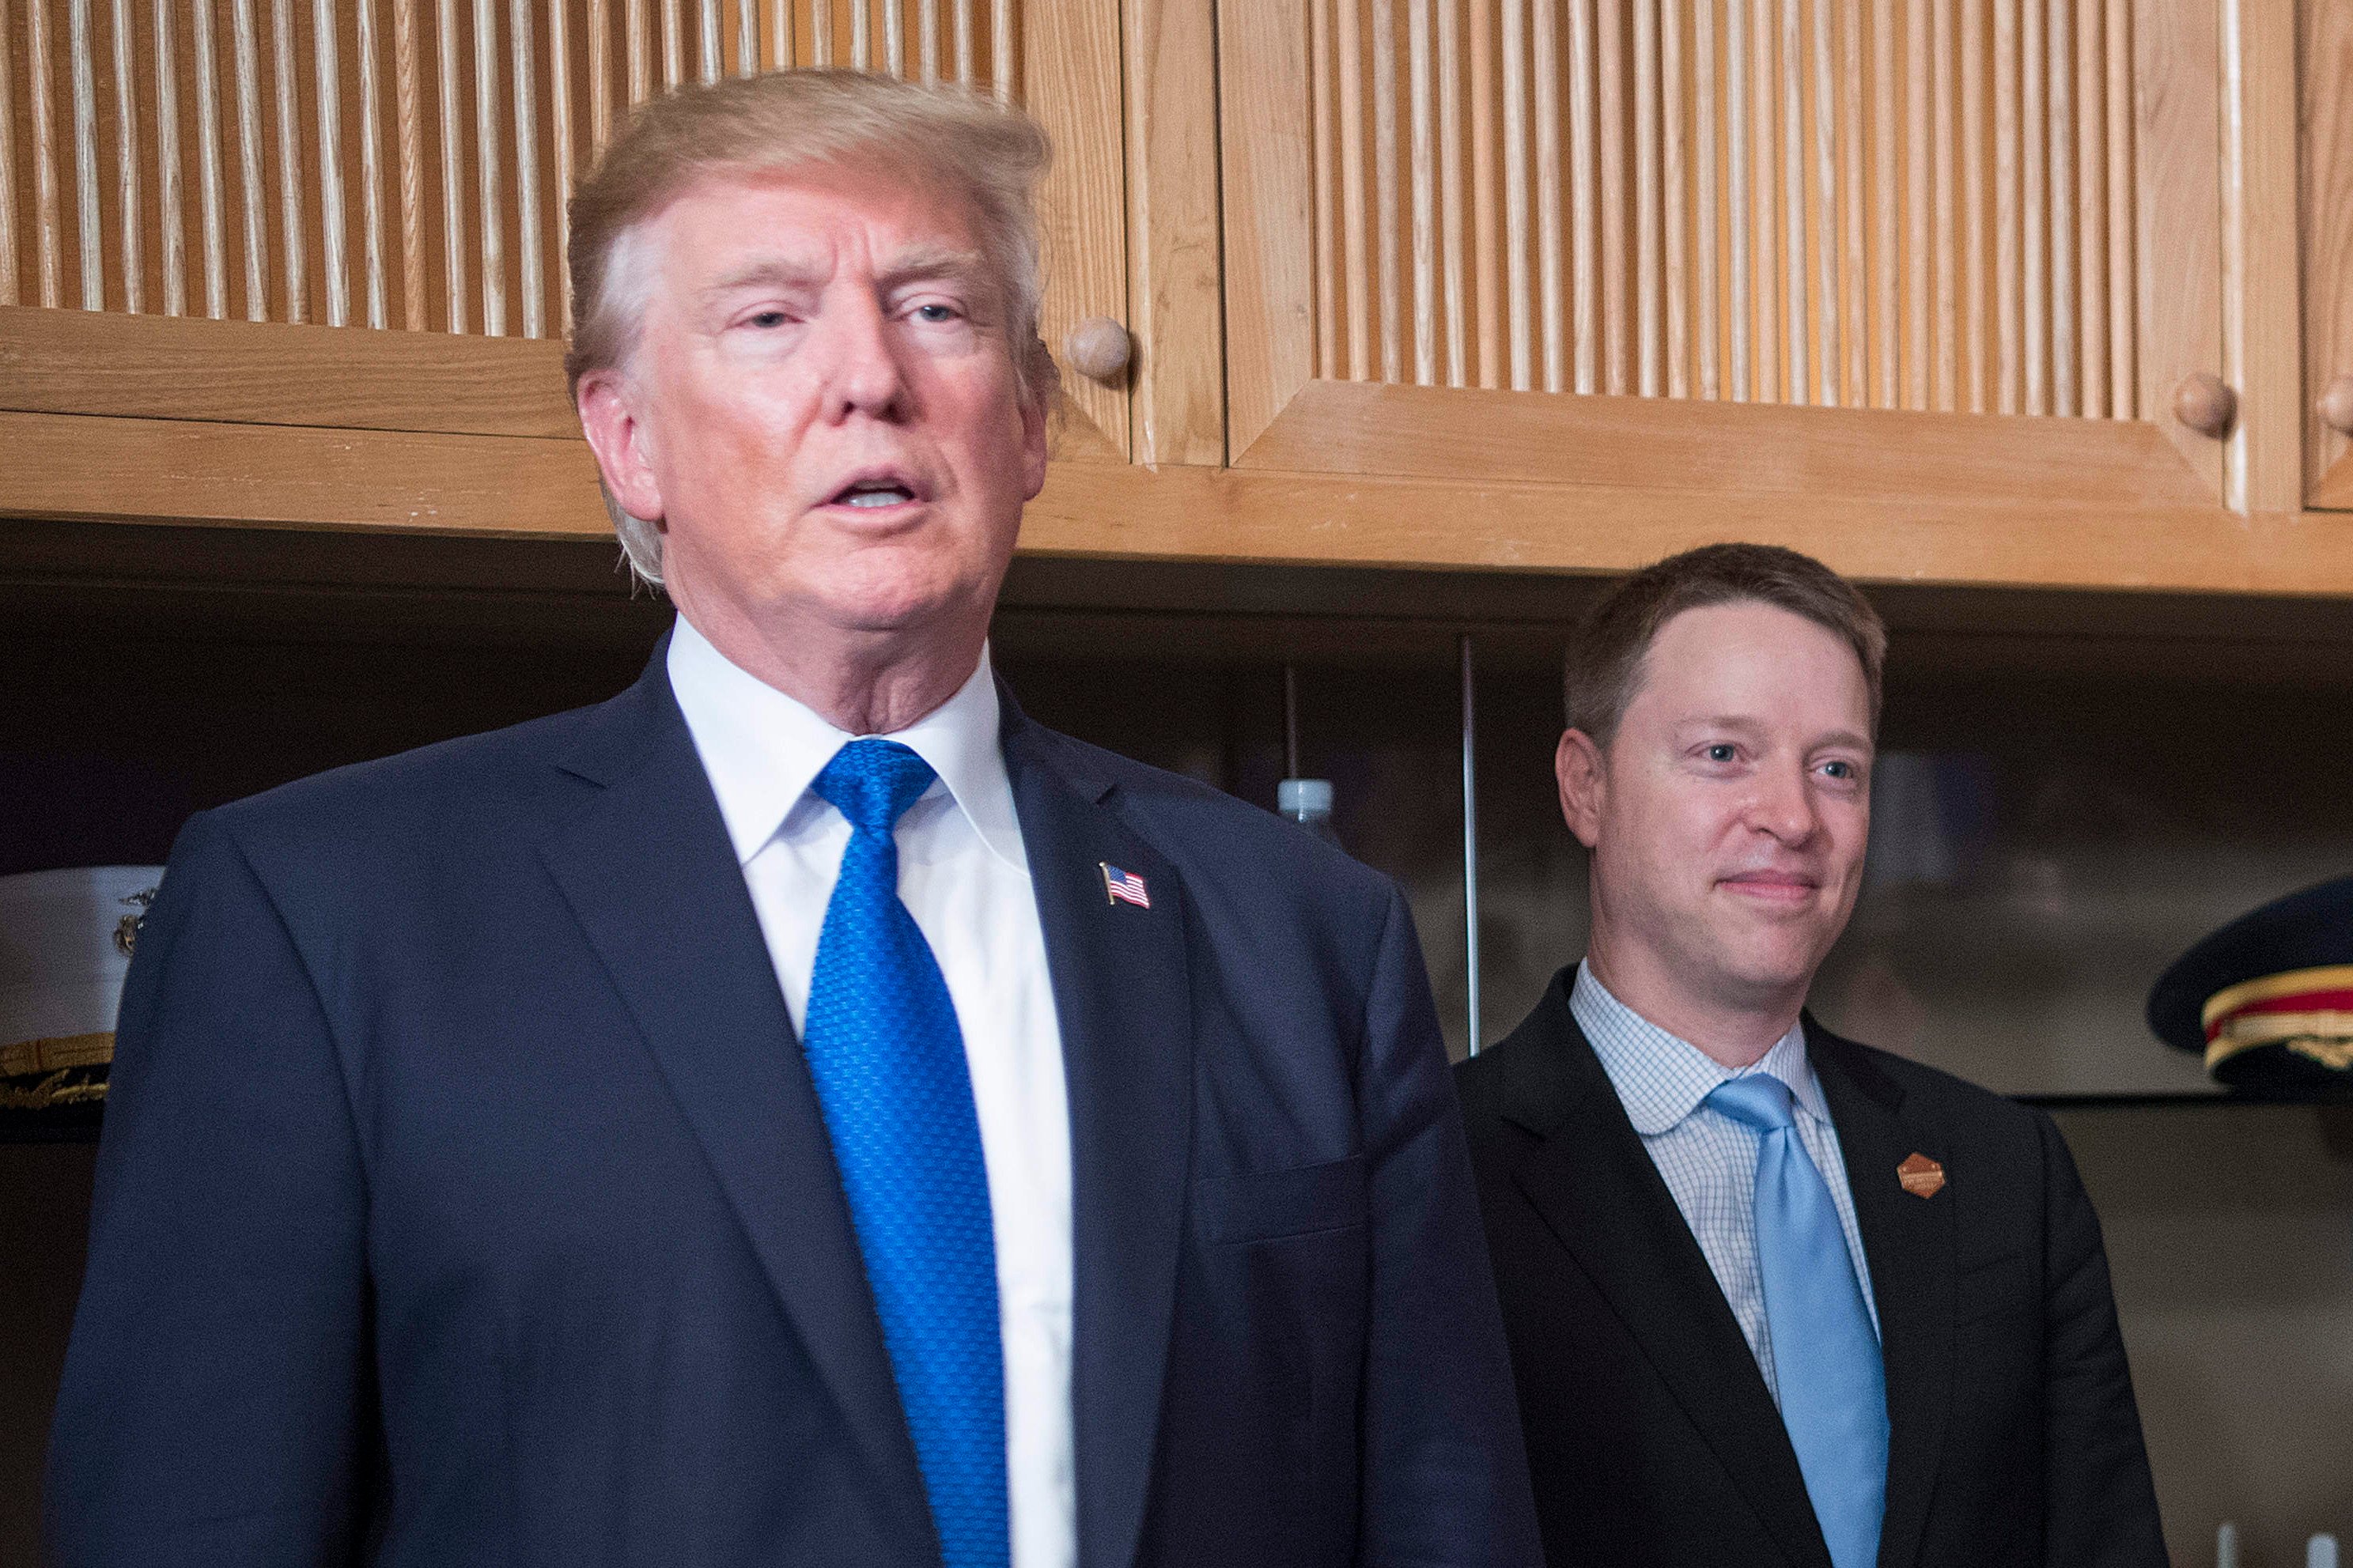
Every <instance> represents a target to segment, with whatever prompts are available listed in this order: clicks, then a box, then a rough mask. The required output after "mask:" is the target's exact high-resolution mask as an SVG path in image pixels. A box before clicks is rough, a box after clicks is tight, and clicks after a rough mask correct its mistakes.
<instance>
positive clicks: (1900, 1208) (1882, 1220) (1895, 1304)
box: [1806, 1018, 1954, 1568]
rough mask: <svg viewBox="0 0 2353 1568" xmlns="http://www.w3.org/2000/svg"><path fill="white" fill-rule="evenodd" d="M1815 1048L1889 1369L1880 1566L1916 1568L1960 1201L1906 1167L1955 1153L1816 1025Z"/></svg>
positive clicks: (1882, 1078) (1946, 1353)
mask: <svg viewBox="0 0 2353 1568" xmlns="http://www.w3.org/2000/svg"><path fill="white" fill-rule="evenodd" d="M1806 1046H1807V1053H1808V1055H1809V1056H1810V1058H1812V1061H1813V1064H1814V1073H1815V1076H1816V1077H1817V1078H1819V1079H1820V1080H1821V1085H1822V1094H1823V1096H1824V1098H1825V1099H1827V1100H1829V1101H1830V1107H1831V1121H1832V1123H1833V1124H1834V1125H1836V1127H1837V1128H1838V1135H1839V1148H1840V1152H1841V1155H1842V1157H1843V1158H1844V1160H1845V1162H1846V1173H1847V1185H1848V1186H1849V1187H1850V1188H1852V1191H1853V1193H1854V1212H1855V1220H1856V1223H1857V1224H1858V1225H1859V1226H1861V1227H1862V1251H1863V1256H1864V1257H1865V1258H1868V1259H1869V1260H1870V1263H1871V1294H1872V1304H1873V1307H1874V1308H1875V1309H1876V1310H1877V1311H1878V1314H1879V1341H1880V1355H1881V1359H1882V1361H1883V1363H1884V1364H1885V1366H1886V1369H1887V1418H1888V1448H1887V1512H1886V1515H1885V1521H1884V1523H1883V1525H1882V1526H1881V1528H1880V1536H1879V1542H1880V1544H1879V1562H1880V1565H1881V1568H1905V1565H1907V1564H1909V1563H1912V1562H1913V1561H1914V1560H1915V1558H1916V1557H1917V1556H1918V1553H1919V1550H1920V1533H1921V1531H1922V1530H1923V1529H1924V1528H1925V1527H1926V1523H1927V1518H1928V1503H1929V1500H1930V1497H1931V1495H1932V1493H1933V1492H1934V1491H1935V1489H1936V1460H1937V1457H1938V1456H1939V1454H1941V1453H1942V1452H1943V1449H1944V1442H1945V1424H1946V1418H1947V1414H1948V1413H1949V1412H1950V1410H1951V1408H1952V1393H1953V1381H1952V1380H1953V1274H1954V1258H1953V1223H1952V1215H1953V1199H1952V1198H1951V1196H1950V1195H1948V1194H1938V1195H1936V1196H1934V1197H1929V1198H1918V1197H1915V1196H1913V1195H1912V1194H1910V1193H1907V1192H1905V1190H1904V1187H1903V1184H1901V1183H1900V1182H1898V1181H1897V1180H1896V1175H1895V1167H1896V1166H1897V1165H1899V1164H1900V1163H1903V1162H1904V1160H1905V1158H1906V1157H1908V1156H1910V1155H1912V1154H1915V1153H1922V1154H1926V1155H1927V1156H1929V1157H1930V1158H1931V1159H1941V1158H1943V1157H1944V1155H1945V1153H1946V1149H1945V1146H1944V1141H1943V1139H1942V1138H1941V1136H1940V1135H1939V1133H1938V1131H1937V1130H1936V1128H1935V1127H1933V1126H1930V1125H1926V1124H1925V1123H1924V1122H1923V1121H1922V1119H1921V1115H1920V1112H1919V1110H1918V1109H1917V1107H1916V1105H1915V1103H1914V1102H1913V1100H1911V1099H1908V1098H1907V1097H1906V1096H1905V1093H1904V1091H1903V1089H1901V1088H1900V1087H1899V1086H1898V1085H1897V1084H1896V1083H1895V1082H1894V1080H1893V1079H1890V1078H1888V1077H1887V1076H1886V1075H1885V1074H1884V1073H1883V1072H1881V1071H1880V1070H1879V1069H1878V1068H1876V1067H1873V1065H1872V1063H1871V1061H1870V1059H1869V1058H1867V1057H1865V1056H1864V1055H1863V1054H1862V1052H1861V1051H1860V1050H1859V1049H1857V1048H1856V1047H1854V1046H1852V1045H1851V1044H1850V1043H1848V1042H1847V1041H1845V1040H1841V1039H1840V1038H1839V1037H1837V1036H1835V1035H1832V1034H1831V1033H1829V1032H1828V1031H1827V1030H1825V1029H1823V1028H1822V1027H1821V1026H1820V1025H1817V1024H1816V1023H1814V1021H1813V1020H1812V1019H1811V1018H1809V1019H1807V1020H1806Z"/></svg>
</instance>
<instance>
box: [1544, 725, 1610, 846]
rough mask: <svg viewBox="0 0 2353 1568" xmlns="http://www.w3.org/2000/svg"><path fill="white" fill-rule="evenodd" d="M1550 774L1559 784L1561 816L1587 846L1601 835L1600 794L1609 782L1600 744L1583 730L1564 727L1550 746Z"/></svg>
mask: <svg viewBox="0 0 2353 1568" xmlns="http://www.w3.org/2000/svg"><path fill="white" fill-rule="evenodd" d="M1552 776H1553V777H1554V779H1555V780H1556V781H1557V782H1558V783H1559V784H1560V815H1561V820H1563V821H1564V822H1567V824H1568V830H1569V831H1570V832H1571V833H1574V834H1576V835H1577V842H1578V843H1579V844H1582V845H1584V846H1585V847H1587V848H1588V849H1590V848H1592V847H1593V846H1594V845H1595V843H1597V842H1598V841H1599V839H1600V837H1601V805H1602V796H1603V795H1604V794H1606V793H1607V791H1608V789H1609V763H1608V761H1607V760H1606V759H1605V758H1604V757H1603V756H1602V754H1601V747H1600V746H1599V743H1597V742H1595V741H1594V739H1593V737H1592V736H1590V735H1588V734H1587V733H1586V732H1585V731H1582V730H1564V731H1561V735H1560V744H1559V745H1558V746H1556V747H1555V748H1554V749H1553V753H1552Z"/></svg>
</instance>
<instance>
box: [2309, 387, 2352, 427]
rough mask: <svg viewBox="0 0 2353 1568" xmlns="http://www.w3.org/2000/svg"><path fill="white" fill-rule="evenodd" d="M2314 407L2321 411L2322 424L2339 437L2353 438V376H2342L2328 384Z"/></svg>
mask: <svg viewBox="0 0 2353 1568" xmlns="http://www.w3.org/2000/svg"><path fill="white" fill-rule="evenodd" d="M2314 406H2316V408H2318V409H2319V410H2320V422H2321V423H2322V424H2323V425H2326V426H2328V427H2329V428H2330V429H2331V430H2334V431H2336V432H2337V434H2338V435H2339V436H2353V375H2340V376H2338V377H2337V379H2336V380H2335V381H2332V382H2330V383H2329V384H2328V390H2327V391H2326V392H2324V393H2322V394H2321V395H2320V401H2319V402H2318V403H2317V404H2316V405H2314Z"/></svg>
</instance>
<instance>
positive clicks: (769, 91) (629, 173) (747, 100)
mask: <svg viewBox="0 0 2353 1568" xmlns="http://www.w3.org/2000/svg"><path fill="white" fill-rule="evenodd" d="M1051 159H1052V148H1051V146H1050V143H1049V142H1047V140H1046V132H1044V130H1042V129H1041V128H1040V127H1039V124H1038V122H1037V121H1034V120H1032V119H1030V118H1029V115H1027V114H1025V113H1023V112H1022V111H1021V110H1018V109H1013V108H1008V107H1007V106H1006V105H1003V104H1000V103H997V101H995V100H992V99H990V98H988V97H987V96H985V95H984V94H981V93H978V92H975V91H973V90H971V89H966V88H961V87H955V86H950V85H947V84H938V85H925V84H917V83H914V82H909V81H901V80H899V79H895V78H892V77H887V76H879V75H873V74H870V73H867V72H864V71H851V70H785V71H769V72H767V73H765V74H764V75H760V76H749V77H736V78H731V79H727V80H724V81H720V82H716V83H712V84H711V85H708V86H687V87H682V88H681V89H678V90H677V91H675V92H673V93H670V94H669V95H668V96H666V97H662V98H657V99H654V100H651V101H649V102H648V103H646V104H645V105H644V106H642V107H641V108H639V109H638V111H637V112H636V113H635V114H633V115H632V116H631V117H630V118H629V120H628V123H627V124H626V125H624V126H623V127H622V129H621V132H620V134H618V135H617V136H616V137H615V138H614V139H613V141H612V143H611V144H610V145H609V146H607V148H606V149H605V153H604V155H603V156H602V157H601V158H599V159H598V160H597V162H596V170H595V172H594V173H592V174H590V175H589V176H588V178H587V179H586V181H584V182H583V183H582V184H581V185H580V187H579V189H578V190H577V191H575V193H574V194H573V197H572V205H571V208H570V214H569V216H570V223H571V247H572V342H571V346H570V352H568V353H566V354H565V359H564V371H565V376H566V377H567V378H568V379H569V382H570V385H571V388H572V392H573V394H574V395H575V397H576V396H577V395H579V391H580V378H581V377H582V376H584V375H586V374H588V373H589V372H590V371H594V370H609V369H615V368H619V367H624V366H626V364H627V363H628V356H629V353H630V351H631V350H632V349H633V348H634V347H635V346H636V343H637V337H638V326H639V324H640V322H641V321H642V320H643V317H644V312H645V305H646V298H645V294H646V280H645V279H644V277H643V275H642V274H643V270H644V268H643V266H642V258H639V257H638V256H637V255H636V250H637V247H635V245H634V244H633V239H634V237H635V236H637V235H638V233H639V232H640V230H641V227H642V226H643V225H644V224H645V222H646V221H647V220H648V219H649V218H651V217H652V216H654V215H655V214H657V213H659V211H660V210H661V209H662V208H663V207H664V206H665V205H668V204H669V203H670V200H671V199H672V198H674V197H676V196H677V195H679V194H680V193H681V192H682V191H684V190H685V189H686V188H687V186H689V185H690V184H693V183H694V182H695V181H696V180H698V179H700V178H702V177H703V176H704V175H706V174H745V173H757V172H761V171H767V170H776V169H788V168H793V167H796V166H797V165H802V164H809V163H835V164H840V163H850V162H858V163H873V164H878V165H880V166H881V167H883V168H885V169H890V170H892V171H897V172H902V173H903V174H906V175H907V176H908V177H911V178H913V179H916V180H921V181H926V182H929V183H931V184H936V185H937V186H938V187H939V188H940V189H941V190H942V191H943V192H944V193H946V194H949V195H956V196H961V197H962V198H963V199H964V200H965V201H966V202H968V203H969V204H971V208H972V213H973V218H974V224H975V227H976V238H977V239H978V240H979V241H980V247H981V251H982V254H983V255H984V256H985V257H986V258H987V261H988V264H989V270H990V271H991V272H992V273H993V274H994V275H995V277H996V278H997V281H998V283H999V285H1000V286H1001V287H1002V289H1003V291H1004V293H1003V298H1002V299H1001V300H999V301H998V302H999V303H1000V304H1001V305H1002V307H1003V309H1004V311H1005V326H1006V345H1007V348H1008V351H1009V352H1010V353H1011V354H1012V358H1013V367H1012V368H1013V380H1014V385H1015V386H1016V388H1017V389H1018V392H1019V394H1020V396H1021V398H1022V400H1023V402H1024V403H1025V404H1026V405H1029V406H1030V407H1032V408H1036V409H1039V410H1040V411H1050V410H1051V408H1052V406H1053V402H1054V398H1055V395H1056V393H1057V392H1058V391H1059V390H1060V376H1059V374H1058V373H1057V372H1056V370H1055V367H1054V356H1053V354H1052V353H1051V352H1050V350H1049V349H1048V348H1047V347H1046V344H1045V342H1044V341H1043V340H1042V339H1040V338H1039V335H1038V316H1039V303H1040V300H1041V299H1042V297H1043V295H1044V291H1045V285H1044V263H1043V260H1042V258H1041V255H1040V247H1039V238H1038V216H1037V211H1036V207H1035V205H1034V198H1035V195H1036V191H1037V187H1038V182H1039V179H1040V178H1041V177H1042V176H1043V175H1044V174H1045V172H1046V166H1047V164H1048V163H1050V161H1051ZM605 501H606V508H607V510H608V511H610V512H611V513H612V517H613V526H614V529H615V531H617V532H618V533H619V534H620V536H621V544H622V547H623V548H624V549H626V550H627V551H628V555H629V562H630V564H631V565H633V566H634V567H636V568H637V570H638V574H640V575H641V576H643V577H645V578H646V579H647V580H648V581H649V582H659V581H660V580H661V534H660V531H659V529H657V528H656V527H655V526H654V525H653V524H652V523H649V522H647V521H644V520H643V519H640V518H634V517H631V516H629V515H628V513H627V512H624V511H623V510H621V508H620V507H619V505H618V504H617V502H615V501H614V500H613V498H612V497H611V496H610V495H607V497H606V498H605Z"/></svg>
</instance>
